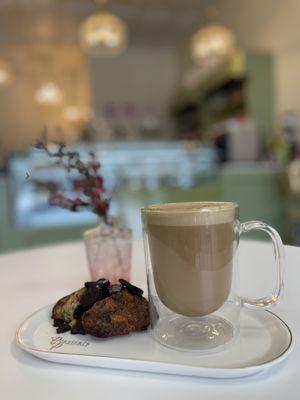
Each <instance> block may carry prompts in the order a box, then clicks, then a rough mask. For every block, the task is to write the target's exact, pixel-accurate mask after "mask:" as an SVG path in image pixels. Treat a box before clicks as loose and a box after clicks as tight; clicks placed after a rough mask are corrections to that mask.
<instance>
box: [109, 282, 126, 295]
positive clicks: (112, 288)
mask: <svg viewBox="0 0 300 400" xmlns="http://www.w3.org/2000/svg"><path fill="white" fill-rule="evenodd" d="M123 289H124V286H122V284H121V283H116V284H114V285H110V286H109V288H108V291H109V295H110V296H111V295H112V294H116V293H119V292H121V290H123Z"/></svg>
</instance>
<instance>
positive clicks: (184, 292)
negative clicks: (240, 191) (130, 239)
mask: <svg viewBox="0 0 300 400" xmlns="http://www.w3.org/2000/svg"><path fill="white" fill-rule="evenodd" d="M235 211H236V205H235V204H234V203H213V202H209V203H176V204H164V205H156V206H151V207H148V208H146V209H144V210H143V221H144V224H145V225H146V229H147V233H148V243H149V250H150V257H151V263H152V269H153V278H154V283H155V288H156V291H157V294H158V296H159V298H160V300H161V301H162V302H163V303H164V305H165V306H166V307H168V308H169V309H170V310H172V311H174V312H176V313H177V314H181V315H185V316H194V317H195V316H199V317H201V316H205V315H208V314H211V313H213V312H214V311H216V310H218V309H219V308H220V307H221V306H222V305H223V304H224V302H225V301H226V300H227V298H228V295H229V293H230V288H231V279H232V258H233V243H234V220H235Z"/></svg>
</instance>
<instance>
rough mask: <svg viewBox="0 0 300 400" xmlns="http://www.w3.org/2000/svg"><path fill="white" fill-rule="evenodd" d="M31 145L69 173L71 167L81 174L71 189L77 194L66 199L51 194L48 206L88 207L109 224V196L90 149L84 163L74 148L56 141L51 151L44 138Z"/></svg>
mask: <svg viewBox="0 0 300 400" xmlns="http://www.w3.org/2000/svg"><path fill="white" fill-rule="evenodd" d="M34 147H35V148H36V149H39V150H43V151H44V152H46V153H47V154H48V156H49V157H51V158H54V159H55V161H56V164H57V165H60V166H62V167H63V168H65V169H66V170H67V171H68V172H71V171H72V170H74V171H77V172H78V173H79V174H80V175H81V176H82V179H79V180H76V181H75V183H74V188H75V190H76V192H77V193H79V196H77V197H75V198H69V197H66V196H65V195H64V194H63V193H61V192H60V191H57V192H54V193H52V194H51V195H50V197H49V204H50V205H52V206H58V207H61V208H65V209H67V210H70V211H78V210H79V209H80V208H89V209H90V210H91V211H92V212H93V213H95V214H96V215H98V216H99V217H100V218H101V219H102V220H103V221H104V222H105V223H106V224H111V223H112V218H109V215H108V210H109V205H110V197H108V195H107V193H106V191H105V188H104V179H103V176H102V175H100V174H99V171H100V167H101V164H100V163H99V161H97V160H96V158H95V154H94V153H93V152H89V157H90V159H89V160H88V161H86V162H83V161H82V160H81V159H80V154H79V153H78V152H77V151H69V150H67V148H66V145H65V144H63V143H58V144H57V149H56V150H55V151H51V150H50V149H49V146H48V144H47V143H45V141H43V140H37V141H36V143H35V145H34Z"/></svg>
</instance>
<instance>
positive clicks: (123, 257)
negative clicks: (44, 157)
mask: <svg viewBox="0 0 300 400" xmlns="http://www.w3.org/2000/svg"><path fill="white" fill-rule="evenodd" d="M34 147H35V148H36V149H39V150H41V151H44V152H45V153H47V154H48V156H49V157H51V158H53V159H54V160H55V162H56V164H57V165H60V166H61V167H62V168H65V169H66V170H67V171H68V172H71V171H72V170H74V171H77V173H78V175H79V176H80V179H77V180H75V181H74V193H76V195H74V196H69V197H68V196H66V195H65V194H64V193H62V192H60V191H58V192H54V193H52V194H51V195H50V197H49V204H50V205H53V206H58V207H62V208H65V209H68V210H70V211H72V212H78V211H79V210H80V209H82V208H88V209H90V210H91V212H93V213H95V214H96V215H97V216H98V220H99V223H98V226H97V227H95V228H94V229H90V230H88V231H86V232H85V233H84V242H85V248H86V253H87V259H88V265H89V270H90V274H91V278H92V280H97V279H99V278H102V277H105V278H107V279H109V280H110V282H111V283H115V282H118V280H119V279H120V278H123V279H126V280H130V268H131V247H132V232H131V230H130V229H128V228H124V227H122V226H120V225H119V224H118V223H117V221H116V220H115V219H114V218H113V217H112V216H111V215H110V214H109V206H110V201H111V198H110V196H109V195H108V193H107V192H106V190H105V187H104V179H103V176H102V175H101V174H100V169H101V164H100V163H99V161H98V160H96V157H95V154H94V153H93V152H90V153H89V154H88V155H89V159H88V160H87V161H83V160H82V159H81V158H80V154H79V153H78V152H77V151H71V150H68V149H67V148H66V146H65V145H64V144H63V143H58V144H56V149H55V150H54V151H53V150H50V147H49V146H48V144H47V143H46V142H45V141H44V140H38V141H37V142H36V143H35V145H34Z"/></svg>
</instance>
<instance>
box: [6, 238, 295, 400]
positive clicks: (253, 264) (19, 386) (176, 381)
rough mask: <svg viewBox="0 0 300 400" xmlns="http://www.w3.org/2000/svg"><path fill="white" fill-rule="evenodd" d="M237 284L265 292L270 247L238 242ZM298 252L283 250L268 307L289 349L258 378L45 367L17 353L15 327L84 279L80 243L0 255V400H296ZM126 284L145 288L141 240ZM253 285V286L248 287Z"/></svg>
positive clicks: (269, 283) (246, 290) (252, 291)
mask: <svg viewBox="0 0 300 400" xmlns="http://www.w3.org/2000/svg"><path fill="white" fill-rule="evenodd" d="M239 254H240V257H239V258H240V265H241V282H242V289H243V292H244V293H245V294H247V295H256V294H257V295H259V294H265V293H266V290H267V289H268V288H269V289H270V288H271V287H272V283H273V277H272V278H270V276H269V275H268V274H271V272H273V271H272V247H271V245H270V244H267V243H258V242H257V243H256V242H243V243H242V244H241V246H240V250H239ZM299 260H300V249H299V248H294V247H286V265H287V267H286V271H287V273H286V291H285V297H284V299H283V300H282V302H281V304H280V305H278V306H276V308H274V309H273V311H274V312H276V313H277V314H278V315H279V316H280V317H282V318H283V319H284V320H285V321H286V322H287V323H288V324H289V325H290V327H291V328H292V330H293V332H294V335H295V337H296V346H295V349H294V352H293V353H292V355H291V356H290V358H289V359H288V361H287V362H285V363H283V364H281V365H280V366H278V367H276V368H275V369H272V370H270V371H268V372H264V373H262V374H259V375H255V376H252V377H248V378H241V379H229V380H212V379H199V378H189V377H180V376H169V375H158V374H146V373H134V372H129V371H128V372H126V371H118V370H105V369H100V368H99V369H98V368H91V367H78V366H70V365H61V364H54V363H50V362H46V361H43V360H40V359H38V358H35V357H33V356H31V355H29V354H27V353H25V352H23V351H22V350H20V349H19V348H18V347H17V346H16V344H15V342H14V334H15V330H16V328H17V327H18V325H19V324H20V323H21V322H22V321H23V320H24V319H25V318H26V317H27V316H28V315H30V314H31V313H32V312H34V311H35V310H36V309H38V308H41V307H42V306H44V305H47V304H49V303H53V302H55V301H56V300H57V299H58V298H60V297H62V296H63V295H65V294H67V293H69V292H70V291H72V290H74V289H77V288H78V287H80V286H81V285H82V283H83V282H84V281H86V280H88V278H89V277H88V270H87V267H86V259H85V253H84V248H83V244H82V243H70V244H67V245H66V244H64V245H60V246H51V247H44V248H39V249H36V250H29V251H22V252H17V253H12V254H7V255H1V256H0V272H1V280H0V299H1V314H2V318H1V328H0V398H1V399H3V400H15V399H22V400H29V399H30V400H34V399H39V400H40V399H41V400H47V399H58V400H60V399H62V400H67V399H72V400H76V399H80V400H82V399H87V400H93V399H97V400H99V399H101V400H110V399H122V400H123V399H131V400H132V399H143V400H144V399H155V400H158V399H166V398H170V399H172V400H175V399H180V400H182V399H185V400H191V399H197V400H198V399H203V400H207V399H222V400H226V399H230V400H233V399H239V400H240V399H243V400H244V399H251V400H253V399H255V400H259V399H264V400H265V399H266V398H269V399H271V400H275V399H282V398H285V399H288V400H293V399H299V398H300V358H299V347H298V343H297V339H298V340H299V339H300V315H299V304H297V301H299V302H300V299H299V296H298V293H299V288H300V264H299ZM132 278H133V282H135V283H136V284H138V285H140V286H144V284H145V271H144V260H143V253H142V246H141V242H140V241H136V242H135V244H134V252H133V277H132ZM254 285H255V289H254Z"/></svg>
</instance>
